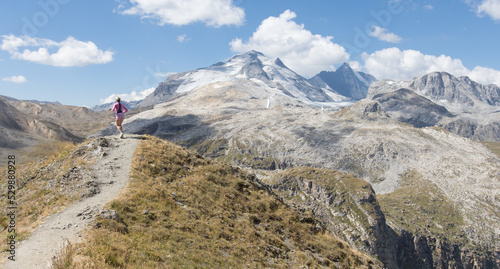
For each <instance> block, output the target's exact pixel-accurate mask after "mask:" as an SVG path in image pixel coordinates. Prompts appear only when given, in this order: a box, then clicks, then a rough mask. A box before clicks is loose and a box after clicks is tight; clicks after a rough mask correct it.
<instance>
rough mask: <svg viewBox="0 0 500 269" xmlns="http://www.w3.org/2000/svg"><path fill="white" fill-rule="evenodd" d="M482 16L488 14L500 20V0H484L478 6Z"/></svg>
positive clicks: (478, 11)
mask: <svg viewBox="0 0 500 269" xmlns="http://www.w3.org/2000/svg"><path fill="white" fill-rule="evenodd" d="M477 13H478V14H479V15H480V16H483V15H485V14H486V15H488V16H490V17H491V18H492V19H494V20H500V0H484V1H482V2H481V3H480V4H479V6H478V7H477Z"/></svg>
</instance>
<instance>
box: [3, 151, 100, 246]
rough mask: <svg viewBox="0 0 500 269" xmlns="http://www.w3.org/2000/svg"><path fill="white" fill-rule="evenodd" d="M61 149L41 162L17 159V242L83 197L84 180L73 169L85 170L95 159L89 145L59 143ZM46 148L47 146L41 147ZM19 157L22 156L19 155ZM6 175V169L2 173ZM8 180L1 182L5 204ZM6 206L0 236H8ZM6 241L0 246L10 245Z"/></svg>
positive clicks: (6, 201)
mask: <svg viewBox="0 0 500 269" xmlns="http://www.w3.org/2000/svg"><path fill="white" fill-rule="evenodd" d="M58 147H59V148H62V150H61V151H59V152H58V153H57V154H53V155H48V156H46V157H44V158H43V159H41V160H39V161H38V162H31V163H25V162H22V164H19V162H16V174H15V175H16V180H17V182H16V183H17V184H16V193H15V202H16V203H17V209H16V241H20V240H23V239H24V238H26V236H28V235H29V233H30V232H31V231H32V230H33V229H34V228H35V227H36V226H38V225H39V224H40V223H41V221H42V220H43V219H44V218H45V217H47V216H49V215H51V214H53V213H54V212H57V211H58V210H62V209H63V208H65V207H67V206H68V205H70V204H71V203H72V202H74V201H76V200H77V199H78V198H80V197H81V192H82V189H81V188H79V187H81V185H83V184H84V183H83V182H81V181H80V180H79V179H81V178H79V177H78V176H77V174H76V173H73V172H72V171H73V168H74V167H78V169H77V170H84V169H86V166H88V165H90V164H91V163H92V158H91V157H89V156H87V155H86V154H85V151H86V146H85V144H81V145H72V144H67V143H63V144H58ZM40 150H44V148H43V147H42V148H40ZM16 160H19V158H18V157H17V156H16ZM1 174H2V177H3V178H7V170H3V171H2V172H1ZM7 188H8V185H7V182H6V181H2V183H1V184H0V189H1V194H0V203H1V204H3V205H6V204H7V203H8V202H9V200H7V198H8V197H7V195H6V194H7ZM7 212H8V208H7V207H2V208H1V209H0V226H1V227H2V228H3V229H2V232H1V234H0V236H1V237H2V238H5V237H6V236H9V235H10V234H9V233H8V231H7V229H6V227H7V225H8V221H9V219H8V218H7ZM6 242H7V241H6V240H2V243H1V245H0V247H1V248H2V249H5V248H6V247H7V245H6Z"/></svg>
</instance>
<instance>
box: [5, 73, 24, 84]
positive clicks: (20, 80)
mask: <svg viewBox="0 0 500 269" xmlns="http://www.w3.org/2000/svg"><path fill="white" fill-rule="evenodd" d="M2 80H3V81H7V82H13V83H19V84H21V83H25V82H27V81H28V80H27V79H26V78H25V77H24V76H21V75H20V76H12V77H6V78H3V79H2Z"/></svg>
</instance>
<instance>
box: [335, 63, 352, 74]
mask: <svg viewBox="0 0 500 269" xmlns="http://www.w3.org/2000/svg"><path fill="white" fill-rule="evenodd" d="M339 70H349V71H351V72H354V71H353V70H352V68H351V66H350V65H349V63H347V62H344V63H343V64H342V65H341V66H340V67H339V68H337V72H338V71H339Z"/></svg>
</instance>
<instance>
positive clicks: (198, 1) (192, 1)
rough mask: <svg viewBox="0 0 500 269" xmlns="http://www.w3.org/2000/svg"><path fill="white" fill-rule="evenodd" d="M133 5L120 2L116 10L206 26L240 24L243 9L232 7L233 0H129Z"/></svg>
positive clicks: (143, 17) (171, 22)
mask: <svg viewBox="0 0 500 269" xmlns="http://www.w3.org/2000/svg"><path fill="white" fill-rule="evenodd" d="M129 2H130V3H131V4H132V7H130V8H128V9H126V8H125V6H124V5H123V4H120V5H119V6H118V10H119V11H118V12H119V13H121V14H124V15H138V16H141V18H142V19H152V20H154V21H157V23H158V24H159V25H165V24H173V25H187V24H190V23H194V22H204V23H205V24H206V25H208V26H213V27H221V26H223V25H242V24H243V23H244V21H245V11H244V10H243V9H242V8H240V7H237V6H234V5H233V3H232V0H130V1H129Z"/></svg>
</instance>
